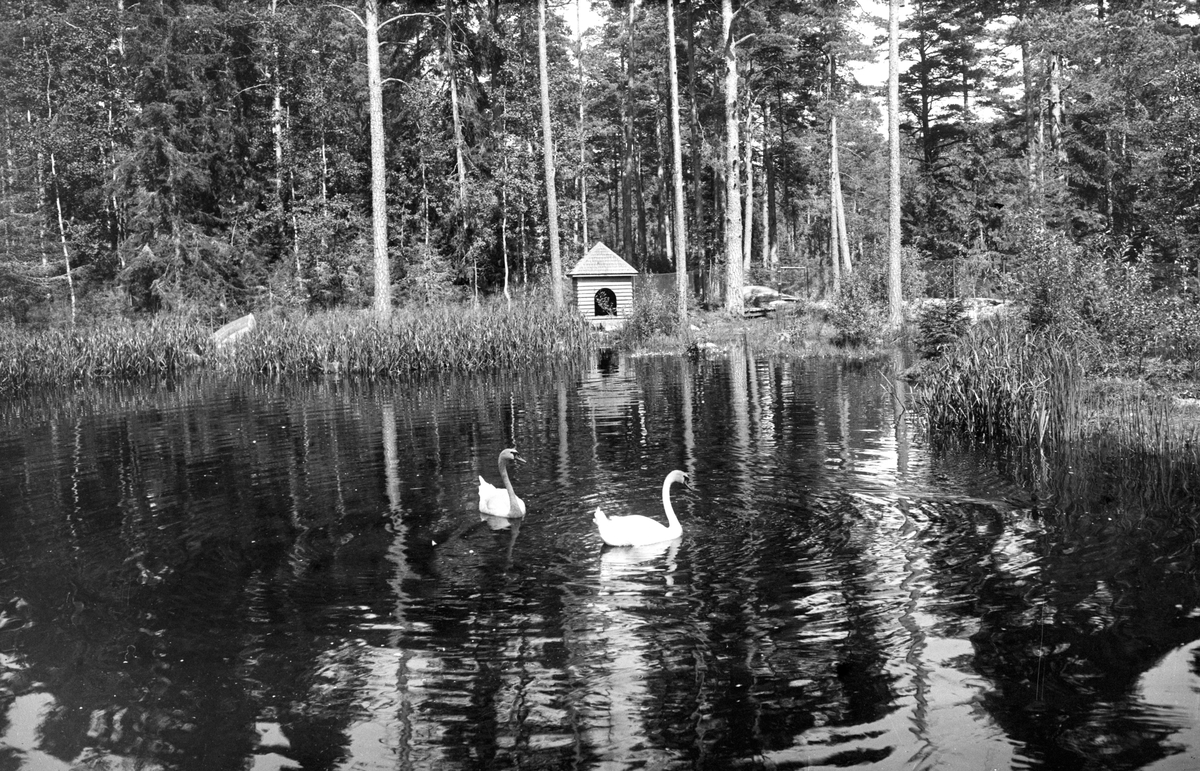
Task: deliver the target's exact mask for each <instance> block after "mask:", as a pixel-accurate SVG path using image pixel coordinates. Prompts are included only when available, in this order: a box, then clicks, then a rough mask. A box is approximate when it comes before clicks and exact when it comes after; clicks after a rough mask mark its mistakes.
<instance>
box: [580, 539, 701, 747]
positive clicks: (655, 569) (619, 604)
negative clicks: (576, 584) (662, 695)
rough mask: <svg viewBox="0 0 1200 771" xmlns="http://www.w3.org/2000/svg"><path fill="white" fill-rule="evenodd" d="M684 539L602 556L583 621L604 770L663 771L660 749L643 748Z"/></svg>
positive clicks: (609, 549) (593, 736)
mask: <svg viewBox="0 0 1200 771" xmlns="http://www.w3.org/2000/svg"><path fill="white" fill-rule="evenodd" d="M682 541H683V539H682V538H675V539H672V540H670V541H661V542H659V543H655V544H649V545H645V546H605V547H603V549H602V550H601V551H600V555H599V565H598V575H597V579H598V580H597V594H596V598H595V601H594V602H593V603H591V605H590V608H589V613H588V616H589V617H588V618H587V619H586V626H585V628H587V629H588V630H589V632H588V633H587V639H588V641H587V644H586V647H587V649H588V651H589V654H588V657H587V664H586V667H585V669H584V671H583V672H582V674H583V675H584V677H585V678H586V680H587V681H588V682H589V683H591V687H592V688H593V690H594V693H595V694H596V696H597V697H598V698H597V699H595V701H594V702H593V705H592V707H591V708H590V709H589V714H588V721H587V722H588V726H589V728H588V731H587V734H588V736H586V737H585V739H587V740H588V741H589V743H590V744H591V745H592V746H594V747H597V748H604V749H603V750H601V755H602V757H601V759H600V765H599V767H601V768H610V767H612V768H633V767H662V766H663V765H664V764H667V763H669V762H670V761H671V759H672V756H671V754H670V752H669V751H668V750H667V749H665V748H663V747H656V746H652V744H650V743H647V742H644V741H639V738H640V737H645V736H647V735H648V734H650V733H652V730H651V727H650V726H649V725H647V724H646V721H647V720H648V719H649V720H653V719H655V718H654V715H655V714H656V710H655V709H653V705H654V703H655V695H654V693H653V691H652V689H651V687H650V684H651V683H652V682H654V680H655V676H656V674H657V673H658V668H659V667H660V666H661V660H662V656H661V653H662V651H661V639H660V632H661V629H662V623H661V622H662V617H663V616H664V615H665V614H666V613H668V612H669V607H668V606H669V605H670V604H671V603H672V602H674V601H673V600H672V599H671V595H672V594H674V593H675V592H676V591H677V590H676V589H675V588H674V587H675V582H676V573H677V571H678V565H679V563H678V553H679V549H680V545H681V544H682Z"/></svg>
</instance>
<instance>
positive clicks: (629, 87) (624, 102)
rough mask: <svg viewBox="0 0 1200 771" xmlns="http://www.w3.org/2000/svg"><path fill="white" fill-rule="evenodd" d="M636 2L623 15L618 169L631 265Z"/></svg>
mask: <svg viewBox="0 0 1200 771" xmlns="http://www.w3.org/2000/svg"><path fill="white" fill-rule="evenodd" d="M636 7H637V4H636V3H629V13H628V14H626V16H625V40H626V55H625V93H624V94H623V95H622V97H621V127H622V140H623V144H624V147H623V148H622V150H623V155H622V158H623V159H624V164H623V169H622V173H621V178H622V184H621V256H622V257H624V258H625V261H626V262H628V263H629V264H630V265H633V264H634V261H635V259H636V258H635V256H634V252H635V251H636V247H635V244H634V230H633V184H634V179H633V170H634V169H633V43H634V40H633V21H634V10H635V8H636Z"/></svg>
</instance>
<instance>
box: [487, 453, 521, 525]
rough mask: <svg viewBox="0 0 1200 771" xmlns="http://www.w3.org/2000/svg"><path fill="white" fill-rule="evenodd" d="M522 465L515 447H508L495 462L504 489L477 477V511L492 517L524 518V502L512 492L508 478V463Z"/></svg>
mask: <svg viewBox="0 0 1200 771" xmlns="http://www.w3.org/2000/svg"><path fill="white" fill-rule="evenodd" d="M510 461H512V462H516V463H524V462H525V459H524V458H522V457H521V456H520V454H519V453H518V452H517V450H516V448H515V447H510V448H508V449H507V450H504V451H502V452H501V453H500V458H499V459H498V460H497V461H496V462H497V465H499V467H500V479H501V481H503V482H504V487H496V486H495V485H493V484H491V483H489V482H488V481H487V480H485V479H484V478H483V477H479V511H480V512H482V513H484V514H487V515H489V516H492V517H523V516H525V501H523V500H521V499H520V498H518V497H517V494H516V493H515V492H513V486H512V481H511V480H510V479H509V478H508V464H509V462H510Z"/></svg>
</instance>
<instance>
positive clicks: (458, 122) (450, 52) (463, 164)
mask: <svg viewBox="0 0 1200 771" xmlns="http://www.w3.org/2000/svg"><path fill="white" fill-rule="evenodd" d="M453 2H454V0H446V71H447V72H448V73H449V74H450V115H451V118H452V119H453V121H454V159H455V166H456V168H457V169H458V211H459V216H460V217H461V218H462V234H461V235H462V240H461V241H460V242H459V243H460V246H459V249H460V253H462V251H463V250H466V249H467V248H468V245H467V161H466V157H465V156H464V153H463V132H462V118H461V117H460V116H459V109H458V73H457V68H456V66H455V59H454V25H453V15H452V11H453V8H454V4H453ZM473 254H474V253H473V252H472V255H473ZM471 291H472V297H473V298H474V301H475V302H476V303H478V302H479V265H478V261H477V259H476V258H475V257H474V256H472V257H471Z"/></svg>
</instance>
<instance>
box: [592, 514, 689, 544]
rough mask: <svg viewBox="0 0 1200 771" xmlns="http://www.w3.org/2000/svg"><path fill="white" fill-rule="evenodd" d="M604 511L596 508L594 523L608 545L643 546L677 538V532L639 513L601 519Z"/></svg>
mask: <svg viewBox="0 0 1200 771" xmlns="http://www.w3.org/2000/svg"><path fill="white" fill-rule="evenodd" d="M603 516H604V513H603V512H601V511H600V510H599V509H597V513H596V525H597V526H598V527H599V528H600V538H601V540H603V541H604V542H605V543H606V544H608V545H609V546H645V545H647V544H652V543H660V542H662V541H669V540H671V539H672V538H677V537H678V536H679V533H673V532H671V530H670V529H669V528H667V527H665V526H664V525H662V524H661V523H659V522H655V521H654V520H653V519H650V518H649V517H643V516H641V515H640V514H631V515H629V516H627V517H607V518H605V519H604V520H603V521H601V517H603Z"/></svg>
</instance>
